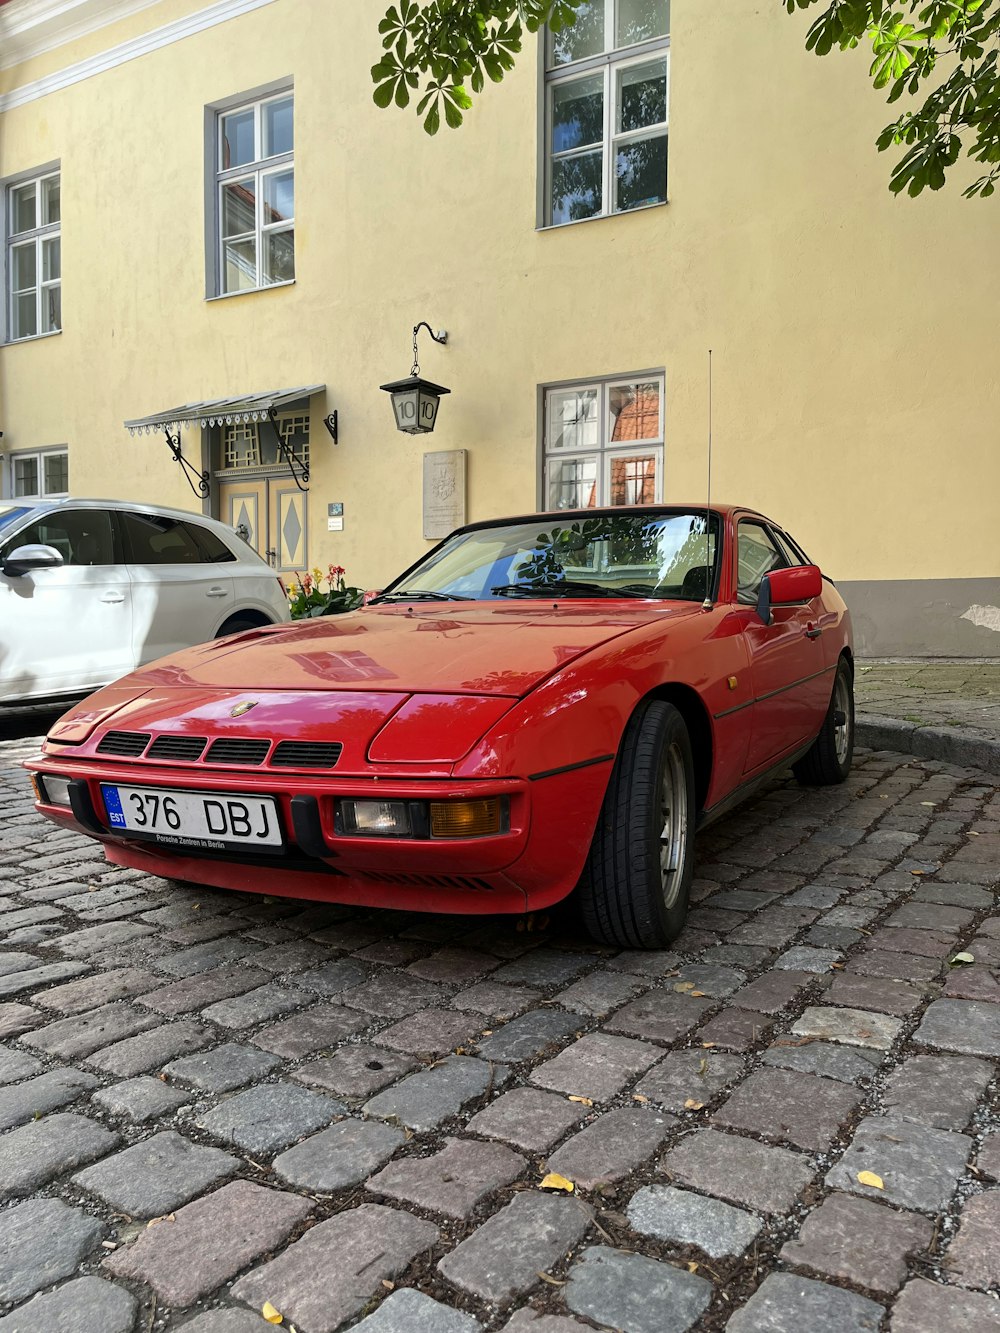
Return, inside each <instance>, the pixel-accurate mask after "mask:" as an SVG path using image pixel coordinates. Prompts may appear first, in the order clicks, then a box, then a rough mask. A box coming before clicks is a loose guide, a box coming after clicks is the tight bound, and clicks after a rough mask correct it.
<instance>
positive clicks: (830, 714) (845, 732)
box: [792, 657, 854, 787]
mask: <svg viewBox="0 0 1000 1333" xmlns="http://www.w3.org/2000/svg"><path fill="white" fill-rule="evenodd" d="M853 757H854V673H853V672H852V671H851V668H850V665H849V663H848V662H847V660H846V659H845V658H843V657H842V658H841V659H840V661H839V662H838V664H837V675H836V678H835V680H834V682H833V693H832V694H831V695H830V706H829V708H828V709H827V710H826V717H825V718H824V719H823V725H822V727H821V728H820V733H819V735H818V736H817V737H816V739H815V741H814V742H813V746H812V749H811V750H807V751H806V753H805V754H804V755H803V756H802V758H801V759H800V760H799V761H798V763H797V764H793V765H792V772H793V773H794V774H795V776H796V778H798V780H799V782H801V783H802V785H803V786H804V787H830V786H833V785H834V784H835V783H837V782H843V781H844V779H845V778H846V777H847V775H848V773H850V771H851V760H852V759H853Z"/></svg>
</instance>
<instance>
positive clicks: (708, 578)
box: [701, 347, 714, 611]
mask: <svg viewBox="0 0 1000 1333" xmlns="http://www.w3.org/2000/svg"><path fill="white" fill-rule="evenodd" d="M711 540H712V349H711V347H710V348H709V349H708V500H707V503H706V505H705V600H704V601H703V602H702V604H701V609H702V610H703V611H711V609H712V607H713V605H714V603H713V602H712V558H711V553H710V552H711V547H710V542H711Z"/></svg>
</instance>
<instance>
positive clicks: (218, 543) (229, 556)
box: [184, 523, 236, 565]
mask: <svg viewBox="0 0 1000 1333" xmlns="http://www.w3.org/2000/svg"><path fill="white" fill-rule="evenodd" d="M184 527H186V528H187V530H188V532H190V534H191V536H192V537H193V538H194V541H195V543H196V545H197V547H198V549H199V551H201V558H202V560H205V561H206V562H207V563H208V564H210V565H221V564H223V563H224V562H225V561H227V560H235V559H236V556H235V555H234V554H233V552H232V551H231V550H230V549H229V547H228V546H227V545H226V543H225V542H224V541H223V540H222V538H221V537H220V536H219V535H218V534H217V533H215V532H213V531H212V529H211V528H203V527H202V526H201V525H200V524H199V523H185V524H184Z"/></svg>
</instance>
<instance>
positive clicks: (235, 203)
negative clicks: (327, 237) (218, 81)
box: [215, 93, 295, 293]
mask: <svg viewBox="0 0 1000 1333" xmlns="http://www.w3.org/2000/svg"><path fill="white" fill-rule="evenodd" d="M293 120H294V116H293V98H292V96H291V94H290V93H281V94H279V95H277V96H274V97H269V98H262V99H261V100H260V101H257V102H253V103H250V104H249V105H247V106H244V107H239V108H237V109H236V110H233V111H227V112H224V113H222V114H220V116H219V118H218V143H217V160H216V167H215V173H216V182H217V190H218V219H219V222H218V228H219V230H218V246H219V269H220V286H219V290H220V292H223V293H225V292H240V291H254V290H256V289H257V288H260V287H268V286H273V285H274V284H275V283H279V282H291V281H292V279H293V278H294V277H295V170H294V165H293V156H292V154H293V150H294V125H293Z"/></svg>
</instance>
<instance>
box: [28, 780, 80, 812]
mask: <svg viewBox="0 0 1000 1333" xmlns="http://www.w3.org/2000/svg"><path fill="white" fill-rule="evenodd" d="M31 785H32V786H33V787H34V789H35V795H36V796H37V797H38V800H39V801H40V802H41V804H42V805H64V806H65V807H66V809H67V810H68V809H69V808H70V800H69V778H59V777H56V776H54V774H52V773H46V774H45V776H44V777H42V776H41V775H40V774H38V773H32V775H31Z"/></svg>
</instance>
